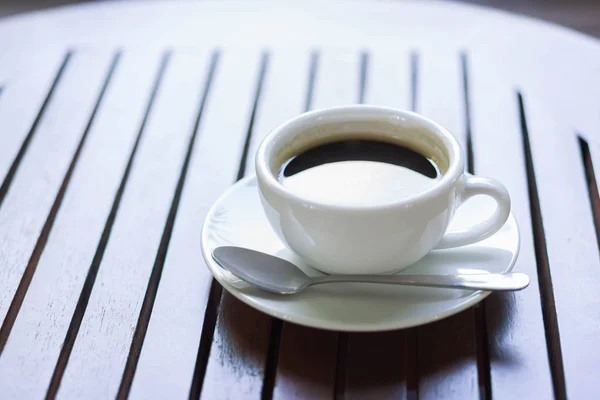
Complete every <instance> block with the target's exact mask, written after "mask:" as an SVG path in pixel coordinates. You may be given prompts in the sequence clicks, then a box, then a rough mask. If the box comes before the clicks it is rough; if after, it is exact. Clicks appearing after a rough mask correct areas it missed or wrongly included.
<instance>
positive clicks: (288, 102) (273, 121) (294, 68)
mask: <svg viewBox="0 0 600 400" xmlns="http://www.w3.org/2000/svg"><path fill="white" fill-rule="evenodd" d="M316 60H317V59H316V54H313V55H312V56H311V54H310V53H309V52H308V51H298V50H285V51H277V52H275V53H273V54H272V56H271V58H270V60H269V71H268V74H267V75H266V77H265V82H264V86H263V90H262V94H261V102H260V104H259V107H258V109H257V113H256V120H255V125H254V130H253V134H252V140H251V143H250V146H249V152H248V155H247V156H248V157H247V164H246V173H248V174H250V173H253V172H254V154H255V152H256V149H257V147H258V144H259V143H260V142H261V141H262V140H263V138H264V137H265V136H266V135H267V134H268V133H269V132H270V131H271V130H272V129H273V128H275V127H276V126H277V125H279V124H280V123H282V122H284V121H286V120H287V119H289V118H292V117H294V116H296V115H298V114H299V113H301V112H302V111H304V109H305V107H306V105H305V104H306V101H307V100H306V99H307V98H308V99H310V98H311V96H310V94H309V95H307V94H306V92H307V88H308V89H309V93H310V90H311V89H312V84H311V76H310V71H312V70H313V69H314V68H312V66H314V65H315V62H316ZM281 330H282V323H281V322H280V321H274V322H273V323H272V325H271V332H270V336H271V342H270V347H269V349H268V352H267V357H268V358H267V360H266V364H265V371H264V374H265V376H264V382H263V386H262V389H261V392H262V397H263V398H269V397H270V396H273V395H275V396H276V394H275V393H273V392H274V387H275V384H276V374H277V367H278V363H279V349H280V337H281Z"/></svg>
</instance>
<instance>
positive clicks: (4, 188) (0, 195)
mask: <svg viewBox="0 0 600 400" xmlns="http://www.w3.org/2000/svg"><path fill="white" fill-rule="evenodd" d="M72 54H73V53H72V52H71V51H68V52H67V53H66V54H65V57H64V59H63V61H62V64H61V65H60V67H59V68H58V71H57V73H56V76H55V78H54V81H53V82H52V84H51V85H50V89H49V90H48V93H47V94H46V98H45V99H44V102H43V103H42V106H41V107H40V110H39V112H38V113H37V115H36V117H35V120H34V121H33V124H32V125H31V128H30V129H29V132H28V133H27V136H25V140H23V143H22V144H21V148H20V149H19V152H18V153H17V155H16V156H15V158H14V160H13V162H12V164H11V166H10V168H9V170H8V172H7V173H6V176H5V177H4V181H3V182H2V185H0V207H2V202H3V201H4V198H5V197H6V193H7V192H8V188H9V187H10V184H11V182H12V180H13V178H14V176H15V174H16V172H17V169H18V168H19V164H20V163H21V160H22V159H23V156H24V155H25V152H26V151H27V148H28V147H29V143H30V142H31V139H32V138H33V136H34V135H35V132H36V131H37V126H38V125H39V123H40V120H41V119H42V116H43V115H44V112H45V111H46V108H47V106H48V104H49V103H50V100H51V99H52V95H53V94H54V92H55V89H56V87H57V86H58V84H59V82H60V80H61V77H62V76H63V72H64V71H65V69H66V67H67V64H68V63H69V60H70V59H71V56H72ZM2 91H4V87H2ZM0 336H1V335H0Z"/></svg>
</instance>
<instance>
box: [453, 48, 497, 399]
mask: <svg viewBox="0 0 600 400" xmlns="http://www.w3.org/2000/svg"><path fill="white" fill-rule="evenodd" d="M460 63H461V72H462V78H463V82H462V83H463V96H464V111H465V130H466V149H465V150H466V155H467V171H468V172H469V173H471V174H475V157H474V156H473V128H472V121H471V98H470V97H469V93H470V91H469V60H468V54H467V53H466V52H464V51H463V52H462V53H461V54H460ZM485 307H486V306H485V300H484V302H483V303H482V304H480V305H477V306H476V307H475V309H474V313H473V314H474V317H475V349H476V354H477V378H478V384H479V398H480V399H491V398H492V378H491V374H490V354H489V349H488V331H487V318H486V311H485Z"/></svg>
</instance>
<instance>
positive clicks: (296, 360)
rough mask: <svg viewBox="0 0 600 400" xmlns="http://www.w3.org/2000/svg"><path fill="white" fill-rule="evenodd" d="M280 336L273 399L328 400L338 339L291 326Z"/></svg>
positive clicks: (312, 330)
mask: <svg viewBox="0 0 600 400" xmlns="http://www.w3.org/2000/svg"><path fill="white" fill-rule="evenodd" d="M282 333H283V334H282V338H281V348H280V350H279V356H280V357H279V364H278V366H277V380H276V383H275V388H274V391H273V398H274V399H331V398H332V397H333V394H334V384H333V383H334V382H335V375H336V373H335V372H336V368H335V366H336V361H337V357H336V356H337V352H336V350H337V348H338V337H337V335H336V334H335V333H333V332H329V331H323V330H318V329H313V328H307V327H303V326H298V325H292V324H285V327H284V329H283V332H282ZM307 338H310V341H307Z"/></svg>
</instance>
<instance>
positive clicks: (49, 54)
mask: <svg viewBox="0 0 600 400" xmlns="http://www.w3.org/2000/svg"><path fill="white" fill-rule="evenodd" d="M40 53H41V54H38V55H37V56H35V57H34V56H33V55H31V54H27V55H25V54H23V52H21V51H20V52H17V53H16V54H15V53H13V52H11V53H9V54H4V58H3V60H4V61H5V62H3V63H2V67H0V68H2V69H5V68H7V67H9V66H10V68H11V69H12V68H17V69H18V70H20V71H21V72H20V73H19V74H16V73H12V74H11V73H9V72H8V71H0V74H1V75H5V74H6V75H8V76H9V78H10V83H8V82H7V83H5V85H4V86H3V87H2V96H0V129H1V130H2V131H3V132H10V135H8V134H4V135H0V180H1V181H2V182H4V183H2V184H1V185H2V186H4V185H5V183H6V182H5V180H6V176H7V174H8V173H9V170H10V169H11V166H12V165H13V164H14V163H15V162H17V163H18V161H19V160H16V159H15V158H18V153H19V151H20V148H22V147H27V146H26V145H27V143H26V142H27V137H33V135H34V134H35V130H36V129H35V128H36V126H37V123H36V121H38V122H39V120H40V119H41V115H42V114H43V111H44V109H45V107H44V104H46V103H48V102H49V97H50V96H51V94H52V92H53V91H52V88H53V87H54V86H56V85H57V83H58V80H59V78H60V72H61V67H62V66H63V65H64V64H65V61H66V57H67V54H65V53H63V52H58V51H41V52H40ZM32 64H33V65H35V69H33V70H32V68H31V65H32ZM7 80H8V78H7ZM23 154H24V152H23ZM14 169H15V171H16V167H15V168H14ZM7 188H8V185H7V187H6V189H7ZM6 189H5V188H2V189H0V204H1V203H2V199H3V197H4V195H5V194H6Z"/></svg>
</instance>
